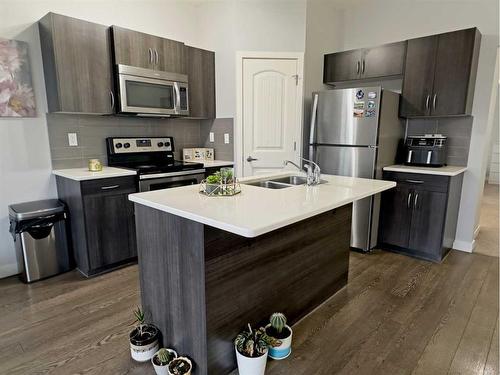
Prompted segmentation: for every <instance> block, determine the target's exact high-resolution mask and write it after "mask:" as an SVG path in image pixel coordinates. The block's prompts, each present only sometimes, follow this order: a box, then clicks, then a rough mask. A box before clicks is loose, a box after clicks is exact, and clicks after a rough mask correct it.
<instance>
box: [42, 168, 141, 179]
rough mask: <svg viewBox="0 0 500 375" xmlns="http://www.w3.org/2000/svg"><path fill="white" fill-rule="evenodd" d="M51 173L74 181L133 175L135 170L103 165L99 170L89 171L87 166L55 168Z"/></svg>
mask: <svg viewBox="0 0 500 375" xmlns="http://www.w3.org/2000/svg"><path fill="white" fill-rule="evenodd" d="M52 174H55V175H56V176H61V177H65V178H69V179H71V180H75V181H84V180H97V179H99V178H110V177H121V176H134V175H135V174H136V171H134V170H130V169H124V168H114V167H103V168H102V171H100V172H90V171H89V170H88V169H87V168H69V169H55V170H53V171H52Z"/></svg>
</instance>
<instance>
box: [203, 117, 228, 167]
mask: <svg viewBox="0 0 500 375" xmlns="http://www.w3.org/2000/svg"><path fill="white" fill-rule="evenodd" d="M233 123H234V121H233V119H232V118H217V119H214V120H203V121H202V123H201V127H200V128H201V130H200V134H201V144H202V146H203V147H210V148H213V149H214V153H215V158H216V159H217V160H230V161H233V160H234V126H233ZM210 132H213V133H214V142H210ZM224 134H229V143H224Z"/></svg>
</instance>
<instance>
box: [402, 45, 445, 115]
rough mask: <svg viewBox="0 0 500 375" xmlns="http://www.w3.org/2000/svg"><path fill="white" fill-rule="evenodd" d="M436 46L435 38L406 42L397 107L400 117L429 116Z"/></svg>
mask: <svg viewBox="0 0 500 375" xmlns="http://www.w3.org/2000/svg"><path fill="white" fill-rule="evenodd" d="M437 46H438V38H437V36H429V37H424V38H417V39H410V40H409V41H408V47H407V51H406V62H405V72H404V78H403V90H402V95H401V105H400V107H399V109H400V115H401V116H402V117H417V116H429V115H430V104H431V97H432V92H433V91H432V88H433V83H434V68H435V62H436V51H437Z"/></svg>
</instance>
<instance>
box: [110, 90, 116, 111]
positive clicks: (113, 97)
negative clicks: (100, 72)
mask: <svg viewBox="0 0 500 375" xmlns="http://www.w3.org/2000/svg"><path fill="white" fill-rule="evenodd" d="M109 96H110V97H111V109H112V110H113V109H115V94H113V91H110V92H109Z"/></svg>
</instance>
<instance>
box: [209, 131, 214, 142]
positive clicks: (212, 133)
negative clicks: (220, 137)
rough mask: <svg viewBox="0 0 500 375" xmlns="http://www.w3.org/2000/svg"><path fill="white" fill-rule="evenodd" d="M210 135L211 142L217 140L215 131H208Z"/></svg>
mask: <svg viewBox="0 0 500 375" xmlns="http://www.w3.org/2000/svg"><path fill="white" fill-rule="evenodd" d="M208 136H209V138H210V142H215V134H214V132H210V133H208Z"/></svg>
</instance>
